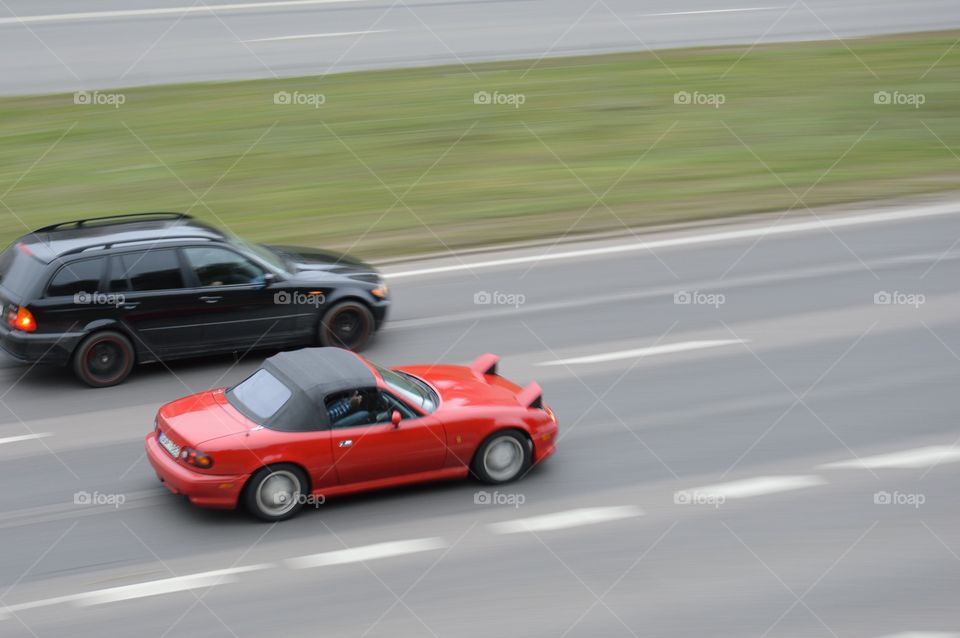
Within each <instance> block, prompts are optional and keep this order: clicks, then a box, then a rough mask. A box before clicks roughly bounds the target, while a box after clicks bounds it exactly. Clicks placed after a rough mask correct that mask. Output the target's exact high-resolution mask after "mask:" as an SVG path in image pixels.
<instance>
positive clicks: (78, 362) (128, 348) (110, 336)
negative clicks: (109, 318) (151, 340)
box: [73, 330, 134, 388]
mask: <svg viewBox="0 0 960 638" xmlns="http://www.w3.org/2000/svg"><path fill="white" fill-rule="evenodd" d="M133 363H134V352H133V344H132V343H130V340H129V339H127V338H126V337H125V336H124V335H122V334H120V333H119V332H114V331H113V330H104V331H103V332H97V333H94V334H92V335H90V336H89V337H87V338H86V339H84V340H83V342H81V344H80V346H79V347H78V348H77V351H76V352H75V353H74V355H73V371H74V373H75V374H76V375H77V377H79V378H80V380H81V381H83V382H84V383H86V384H87V385H89V386H91V387H94V388H105V387H107V386H111V385H117V384H118V383H121V382H123V380H124V379H126V378H127V377H128V376H129V375H130V371H131V370H133Z"/></svg>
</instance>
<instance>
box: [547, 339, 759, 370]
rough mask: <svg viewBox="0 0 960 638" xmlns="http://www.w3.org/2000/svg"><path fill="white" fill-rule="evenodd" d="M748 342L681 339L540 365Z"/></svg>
mask: <svg viewBox="0 0 960 638" xmlns="http://www.w3.org/2000/svg"><path fill="white" fill-rule="evenodd" d="M741 343H747V341H745V340H743V339H713V340H703V341H681V342H679V343H666V344H664V345H662V346H650V347H649V348H637V349H636V350H620V351H619V352H608V353H606V354H594V355H588V356H584V357H573V358H571V359H557V360H556V361H543V362H541V363H538V364H536V365H538V366H565V365H570V364H576V363H603V362H605V361H618V360H620V359H639V358H642V357H653V356H656V355H658V354H673V353H676V352H689V351H690V350H703V349H705V348H719V347H721V346H732V345H735V344H741Z"/></svg>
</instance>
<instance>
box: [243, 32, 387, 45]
mask: <svg viewBox="0 0 960 638" xmlns="http://www.w3.org/2000/svg"><path fill="white" fill-rule="evenodd" d="M391 31H393V29H375V30H370V31H339V32H335V33H304V34H302V35H278V36H276V37H273V38H254V39H253V40H241V41H242V42H244V43H250V42H282V41H284V40H309V39H311V38H340V37H343V36H347V35H369V34H371V33H390V32H391Z"/></svg>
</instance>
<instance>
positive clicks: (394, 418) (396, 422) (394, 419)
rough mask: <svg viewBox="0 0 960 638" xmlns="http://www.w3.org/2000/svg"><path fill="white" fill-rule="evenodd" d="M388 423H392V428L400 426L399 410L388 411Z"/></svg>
mask: <svg viewBox="0 0 960 638" xmlns="http://www.w3.org/2000/svg"><path fill="white" fill-rule="evenodd" d="M390 423H393V427H394V429H396V428H398V427H400V411H399V410H394V411H393V412H391V413H390Z"/></svg>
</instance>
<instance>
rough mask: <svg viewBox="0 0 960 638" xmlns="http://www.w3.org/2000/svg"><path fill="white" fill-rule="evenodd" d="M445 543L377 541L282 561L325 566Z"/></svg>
mask: <svg viewBox="0 0 960 638" xmlns="http://www.w3.org/2000/svg"><path fill="white" fill-rule="evenodd" d="M446 546H447V544H446V542H445V541H444V540H443V539H442V538H417V539H413V540H406V541H393V542H387V543H377V544H375V545H364V546H363V547H351V548H349V549H341V550H337V551H333V552H323V553H320V554H312V555H310V556H300V557H298V558H291V559H288V560H286V561H284V565H286V566H288V567H292V568H294V569H307V568H309V567H325V566H328V565H343V564H345V563H359V562H364V561H368V560H376V559H379V558H389V557H391V556H402V555H404V554H415V553H417V552H426V551H430V550H435V549H443V548H444V547H446Z"/></svg>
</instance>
